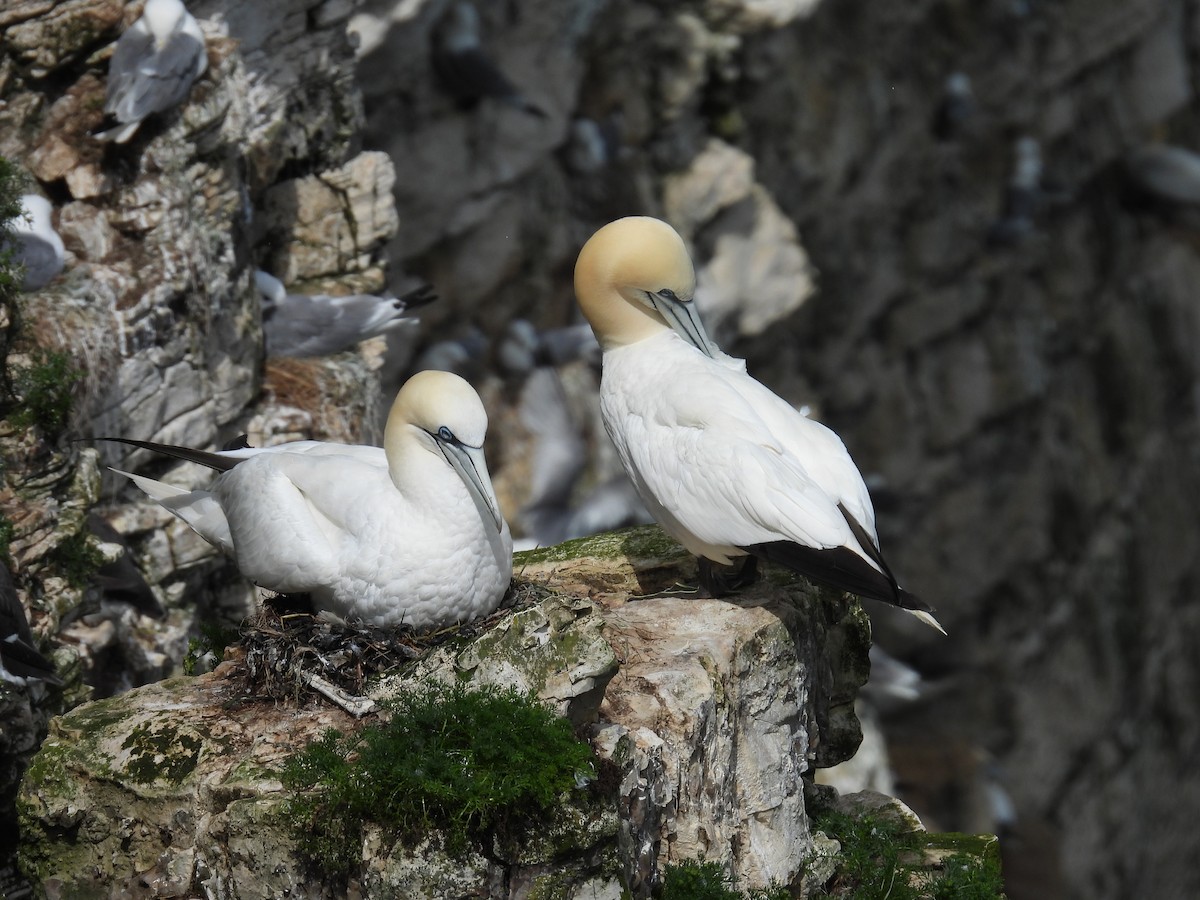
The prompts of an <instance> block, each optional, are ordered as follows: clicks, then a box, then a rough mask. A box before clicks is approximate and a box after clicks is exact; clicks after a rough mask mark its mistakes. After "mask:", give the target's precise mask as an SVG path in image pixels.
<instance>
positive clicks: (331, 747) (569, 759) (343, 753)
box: [283, 682, 594, 877]
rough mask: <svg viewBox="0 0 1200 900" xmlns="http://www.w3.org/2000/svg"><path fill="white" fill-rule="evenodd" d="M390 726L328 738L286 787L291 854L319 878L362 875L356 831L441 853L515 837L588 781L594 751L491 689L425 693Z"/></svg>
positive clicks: (292, 766) (406, 703)
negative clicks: (371, 826) (424, 842)
mask: <svg viewBox="0 0 1200 900" xmlns="http://www.w3.org/2000/svg"><path fill="white" fill-rule="evenodd" d="M389 706H390V708H391V709H390V711H391V719H390V721H388V722H387V723H384V724H381V725H377V726H368V727H366V728H364V729H362V730H361V731H359V732H358V733H357V734H355V735H352V736H343V735H341V734H340V733H338V732H336V731H330V732H327V733H326V734H325V736H324V737H323V738H322V739H320V740H318V741H315V742H314V743H312V744H310V745H309V746H308V747H307V748H306V749H305V750H304V751H303V752H302V753H300V754H298V755H297V756H296V757H294V758H293V759H292V760H291V761H290V762H289V764H288V765H287V767H286V768H285V770H284V772H283V781H284V784H285V785H287V786H288V787H290V788H293V789H296V790H298V791H303V792H304V793H302V794H300V795H298V796H297V797H296V798H295V799H294V800H293V801H292V802H291V804H290V806H289V810H288V815H289V817H290V818H291V819H292V820H293V822H294V825H295V831H296V835H297V839H298V844H299V849H300V852H301V853H302V854H304V855H305V856H306V857H308V858H309V859H310V860H311V861H312V863H313V864H314V865H315V866H316V867H317V868H319V869H320V870H322V871H323V872H325V873H328V874H330V875H333V876H337V877H345V876H347V875H349V874H350V873H351V872H353V871H354V870H355V869H356V868H357V867H358V866H359V865H360V863H361V848H362V839H363V825H364V823H365V822H374V823H376V824H378V825H379V826H380V827H381V828H383V829H384V830H385V831H386V832H387V833H388V834H390V835H392V836H394V837H396V838H398V839H399V840H401V841H403V842H405V843H409V844H412V845H415V844H417V843H418V842H419V841H420V840H421V839H423V838H425V837H427V836H429V834H430V832H438V833H440V834H441V835H442V836H443V838H444V840H445V845H446V848H447V850H449V851H450V852H452V853H460V852H463V851H465V850H466V848H467V847H468V845H469V844H470V843H471V842H472V841H482V839H483V838H484V837H486V836H487V835H489V834H493V833H496V832H503V831H507V830H512V829H515V828H518V827H520V825H521V824H522V823H523V822H524V821H526V819H527V817H528V816H530V815H532V814H534V813H538V812H540V811H542V810H544V809H546V808H548V807H550V806H551V805H552V804H553V803H555V802H556V801H557V799H558V798H559V796H560V795H561V794H562V793H563V792H564V791H567V790H569V789H571V788H572V787H574V786H575V785H576V784H577V781H578V779H579V778H581V777H587V778H591V777H592V775H593V771H594V766H593V756H592V752H591V748H590V747H589V746H588V745H587V744H585V743H582V742H580V741H578V740H577V739H576V738H575V736H574V734H573V733H572V730H571V726H570V723H568V722H567V721H566V720H565V719H563V718H561V717H559V716H557V715H555V713H554V712H553V711H552V710H550V709H549V708H547V707H546V706H544V705H543V704H541V703H540V702H539V701H538V700H537V699H536V698H534V697H532V696H530V695H528V694H522V693H520V692H518V691H515V690H512V689H500V688H496V687H491V686H484V687H480V688H475V687H472V686H470V685H463V684H455V685H450V686H447V685H443V684H440V683H436V682H431V683H426V684H424V685H422V686H421V687H420V688H414V689H410V690H408V691H406V692H404V693H402V694H401V695H400V696H399V697H397V698H396V699H395V700H394V701H392V702H391V703H390V704H389Z"/></svg>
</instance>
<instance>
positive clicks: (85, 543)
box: [51, 531, 104, 588]
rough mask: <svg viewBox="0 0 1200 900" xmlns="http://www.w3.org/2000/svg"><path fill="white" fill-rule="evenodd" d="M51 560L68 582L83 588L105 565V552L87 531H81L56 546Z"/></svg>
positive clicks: (55, 568)
mask: <svg viewBox="0 0 1200 900" xmlns="http://www.w3.org/2000/svg"><path fill="white" fill-rule="evenodd" d="M51 560H52V564H53V566H54V570H55V571H57V572H58V573H59V574H60V575H61V576H62V577H63V578H65V579H66V580H67V583H68V584H70V585H71V586H72V587H77V588H82V587H85V586H86V585H87V583H88V582H89V581H91V579H92V576H93V575H95V574H96V571H97V570H98V569H99V568H100V567H101V566H102V565H104V554H103V553H101V552H100V551H99V549H97V547H96V546H95V544H94V543H93V542H92V540H91V539H90V538H89V536H88V534H87V532H85V531H79V532H76V533H75V534H73V535H71V536H70V537H69V538H67V539H66V540H64V541H63V542H62V543H61V544H59V545H58V546H57V547H55V548H54V552H53V553H52V554H51Z"/></svg>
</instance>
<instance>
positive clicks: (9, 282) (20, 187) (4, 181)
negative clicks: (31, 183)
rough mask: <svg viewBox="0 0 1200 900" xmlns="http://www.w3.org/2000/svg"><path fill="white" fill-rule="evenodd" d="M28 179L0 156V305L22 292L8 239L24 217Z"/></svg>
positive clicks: (18, 273)
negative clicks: (21, 216) (23, 204)
mask: <svg viewBox="0 0 1200 900" xmlns="http://www.w3.org/2000/svg"><path fill="white" fill-rule="evenodd" d="M25 186H26V178H25V176H24V175H23V174H22V173H21V172H20V170H18V169H17V167H16V166H15V165H13V164H12V162H10V161H9V160H8V159H6V158H4V157H3V156H0V303H10V302H11V301H13V300H15V299H16V296H17V293H18V292H19V291H20V289H21V278H20V274H21V273H20V272H19V271H18V268H17V263H16V260H15V258H14V255H13V251H12V246H11V245H10V244H9V243H8V242H7V241H6V240H5V238H6V237H7V236H8V235H9V234H10V233H11V232H12V226H13V222H14V221H16V219H17V218H18V217H19V216H20V215H21V212H22V210H21V194H22V193H23V192H24V191H25Z"/></svg>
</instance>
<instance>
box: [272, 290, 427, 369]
mask: <svg viewBox="0 0 1200 900" xmlns="http://www.w3.org/2000/svg"><path fill="white" fill-rule="evenodd" d="M254 283H255V286H256V287H257V288H258V293H259V296H260V297H261V298H262V322H263V340H264V342H265V344H266V350H267V356H291V357H302V356H328V355H329V354H331V353H340V352H341V351H343V350H348V349H349V348H350V347H353V346H354V345H355V344H357V343H359V342H360V341H365V340H366V339H367V338H372V337H377V336H379V335H383V334H387V333H388V332H391V331H394V330H396V329H398V328H402V327H405V326H409V325H415V324H416V319H414V318H412V312H413V310H415V309H417V308H418V307H421V306H424V305H425V304H427V303H432V302H433V301H434V300H436V299H437V295H436V294H434V293H433V288H432V287H430V286H429V285H428V284H423V285H421V286H420V287H418V288H415V289H414V290H411V291H409V292H408V293H406V294H405V295H404V296H403V297H376V296H375V295H374V294H351V295H350V296H346V297H331V296H330V295H329V294H313V295H309V294H289V293H288V292H287V289H286V288H285V287H284V286H283V282H282V281H280V280H279V279H278V278H276V277H275V276H274V275H269V274H267V273H266V272H263V271H261V270H259V271H257V272H255V273H254Z"/></svg>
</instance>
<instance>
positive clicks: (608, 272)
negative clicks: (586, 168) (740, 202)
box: [575, 216, 717, 357]
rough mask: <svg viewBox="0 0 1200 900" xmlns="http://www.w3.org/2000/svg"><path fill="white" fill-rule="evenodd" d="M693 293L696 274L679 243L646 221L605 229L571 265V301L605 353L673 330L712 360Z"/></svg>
mask: <svg viewBox="0 0 1200 900" xmlns="http://www.w3.org/2000/svg"><path fill="white" fill-rule="evenodd" d="M695 292H696V271H695V269H694V268H693V267H692V260H691V257H690V256H689V255H688V252H687V247H686V246H685V245H684V243H683V238H681V237H680V236H679V234H678V233H677V232H676V231H675V229H674V228H672V227H671V226H670V225H668V224H667V223H666V222H662V221H659V220H658V219H652V218H649V217H647V216H630V217H629V218H625V219H618V220H617V221H615V222H610V223H609V224H608V225H605V226H604V227H603V228H601V229H600V230H599V231H597V232H596V233H595V234H594V235H592V237H591V238H590V239H589V240H588V242H587V243H586V244H584V246H583V250H581V251H580V253H579V260H578V262H577V263H576V264H575V296H576V297H577V298H578V300H579V306H580V308H581V309H582V310H583V314H584V316H585V317H586V318H587V320H588V322H589V323H590V324H591V326H592V331H594V332H595V334H596V339H597V340H598V341H599V342H600V346H601V347H602V348H603V349H605V350H609V349H612V348H614V347H623V346H627V345H629V344H636V343H638V342H640V341H644V340H646V339H647V338H651V337H654V336H655V335H657V334H661V333H662V332H664V331H667V330H672V331H675V332H676V333H678V334H679V336H680V337H682V338H683V339H684V340H686V341H687V342H688V343H690V344H692V345H693V346H694V347H696V348H697V349H698V350H700V351H701V352H703V353H704V354H705V355H707V356H710V357H711V356H714V355H715V353H716V352H717V350H716V346H715V345H714V344H713V343H712V341H711V340H709V337H708V334H707V333H706V332H705V330H704V326H703V324H702V323H701V321H700V317H699V315H698V314H697V312H696V307H695V304H694V302H693V299H692V298H693V296H694V295H695Z"/></svg>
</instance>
